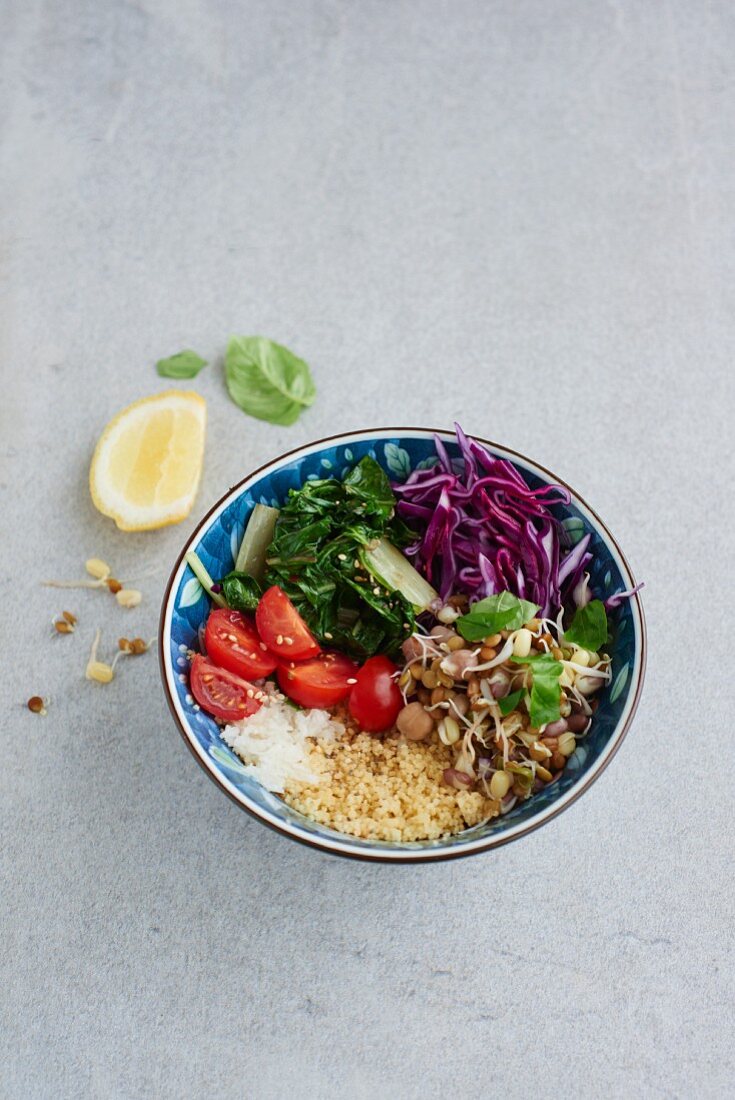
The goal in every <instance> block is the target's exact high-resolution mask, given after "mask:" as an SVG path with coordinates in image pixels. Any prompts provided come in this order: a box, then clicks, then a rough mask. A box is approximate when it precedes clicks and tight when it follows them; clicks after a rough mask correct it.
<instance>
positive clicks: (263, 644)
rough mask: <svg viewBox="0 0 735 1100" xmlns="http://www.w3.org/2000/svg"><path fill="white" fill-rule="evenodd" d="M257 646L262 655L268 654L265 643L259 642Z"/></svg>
mask: <svg viewBox="0 0 735 1100" xmlns="http://www.w3.org/2000/svg"><path fill="white" fill-rule="evenodd" d="M258 644H259V646H260V648H261V649H262V650H263V652H264V653H267V652H268V646H267V645H266V644H265V642H259V643H258Z"/></svg>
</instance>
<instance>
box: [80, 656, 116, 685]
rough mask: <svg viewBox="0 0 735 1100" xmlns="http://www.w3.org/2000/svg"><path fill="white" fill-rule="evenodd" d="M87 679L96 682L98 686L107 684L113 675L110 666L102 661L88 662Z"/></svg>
mask: <svg viewBox="0 0 735 1100" xmlns="http://www.w3.org/2000/svg"><path fill="white" fill-rule="evenodd" d="M86 675H87V679H88V680H96V681H97V683H98V684H109V682H110V680H111V679H112V678H113V676H114V675H115V673H114V672H113V669H112V666H111V665H107V664H105V663H104V661H90V662H89V663H88V665H87V673H86Z"/></svg>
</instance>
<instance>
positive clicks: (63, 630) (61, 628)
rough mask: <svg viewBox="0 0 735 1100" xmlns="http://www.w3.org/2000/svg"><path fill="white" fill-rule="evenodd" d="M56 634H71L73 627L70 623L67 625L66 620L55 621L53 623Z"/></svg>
mask: <svg viewBox="0 0 735 1100" xmlns="http://www.w3.org/2000/svg"><path fill="white" fill-rule="evenodd" d="M54 626H55V628H56V631H57V633H58V634H73V633H74V627H73V626H72V624H71V623H68V622H67V621H66V619H57V620H56V622H55V623H54Z"/></svg>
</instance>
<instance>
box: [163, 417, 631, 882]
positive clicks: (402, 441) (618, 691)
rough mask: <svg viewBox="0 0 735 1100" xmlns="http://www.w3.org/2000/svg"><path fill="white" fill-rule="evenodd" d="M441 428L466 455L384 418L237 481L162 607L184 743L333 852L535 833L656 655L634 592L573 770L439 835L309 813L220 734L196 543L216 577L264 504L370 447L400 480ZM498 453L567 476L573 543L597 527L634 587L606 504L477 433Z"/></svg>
mask: <svg viewBox="0 0 735 1100" xmlns="http://www.w3.org/2000/svg"><path fill="white" fill-rule="evenodd" d="M435 436H438V437H439V438H440V439H441V440H442V442H443V444H444V446H445V447H446V449H447V452H448V454H449V456H450V457H451V458H457V457H458V456H459V450H458V447H457V442H456V438H455V435H454V433H453V432H450V431H439V430H437V431H435V430H433V429H424V428H379V429H368V430H365V431H358V432H350V433H347V434H344V435H336V436H332V437H330V438H328V439H322V440H317V441H316V442H314V443H310V444H308V445H306V446H303V447H299V448H297V449H296V450H293V451H290V452H288V453H286V454H283V455H281V456H279V457H278V458H275V459H273V460H272V461H271V462H268V463H266V464H265V465H264V466H261V467H260V468H259V469H257V470H255V471H253V472H252V473H251V474H249V475H248V476H247V477H245V478H244V479H243V480H242V481H241V482H239V484H237V485H235V486H234V487H233V488H231V489H230V490H229V491H228V492H227V493H225V495H224V496H223V497H222V498H221V499H220V500H219V501H218V502H217V503H216V504H215V505H214V507H213V508H212V509H210V511H209V512H208V513H207V515H206V516H204V518H203V519H202V520H201V522H200V523H199V525H198V526H197V528H196V530H195V531H194V533H193V534H192V535H191V537H190V538H189V539H188V540H187V543H186V545H185V546H184V547H183V548H182V551H181V554H180V555H179V557H178V560H177V561H176V564H175V565H174V568H173V570H172V573H171V576H170V579H169V581H168V584H167V586H166V591H165V595H164V599H163V605H162V609H161V622H160V629H159V658H160V667H161V676H162V681H163V688H164V692H165V695H166V698H167V701H168V705H169V707H170V710H171V713H172V715H173V718H174V721H175V723H176V725H177V726H178V729H179V732H180V734H181V736H182V737H183V739H184V742H185V744H186V745H187V747H188V748H189V750H190V751H191V753H192V755H193V756H194V758H195V759H196V760H197V762H198V763H199V764H200V766H201V767H202V768H203V769H204V770H205V771H206V772H207V774H208V775H209V776H210V778H211V779H212V780H214V782H215V783H217V785H218V786H219V787H220V789H221V790H222V791H224V793H225V794H227V795H228V796H229V798H231V799H232V800H233V802H235V803H236V804H237V805H238V806H240V807H241V808H242V809H244V810H246V811H247V812H248V813H250V814H251V815H252V816H253V817H255V818H257V819H258V820H259V821H261V822H262V823H263V824H265V825H268V826H269V827H270V828H272V829H274V830H276V831H277V832H279V833H281V834H282V835H283V836H287V837H290V838H291V839H293V840H298V841H300V842H302V843H303V844H306V845H310V846H311V847H313V848H317V849H321V850H322V851H325V852H329V853H332V854H335V855H342V856H347V857H352V858H356V859H363V860H372V861H384V862H391V863H408V862H434V861H436V860H442V859H450V858H457V857H459V856H468V855H473V854H476V853H478V852H482V851H486V850H487V849H489V848H496V847H499V846H500V845H502V844H506V843H508V842H509V841H511V840H516V839H518V838H519V837H522V836H524V835H526V834H527V833H529V832H531V831H532V830H534V829H537V828H539V827H540V826H541V825H544V824H545V823H547V822H548V821H550V820H551V819H552V818H554V817H556V815H557V814H559V813H560V812H561V811H562V810H564V809H566V808H567V807H568V806H570V805H571V804H572V803H573V802H575V801H576V800H577V799H578V798H579V797H580V796H581V795H582V794H583V793H584V792H585V791H587V790H588V789H589V788H590V786H591V785H592V783H593V782H594V780H595V779H597V777H598V776H599V775H600V774H601V773H602V771H603V770H604V769H605V768H606V767H607V765H608V764H609V763H610V761H611V760H612V758H613V756H614V755H615V753H616V751H617V750H618V748H619V747H620V744H621V742H622V740H623V738H624V737H625V735H626V733H627V731H628V729H629V727H630V724H631V722H632V720H633V716H634V714H635V710H636V707H637V705H638V700H639V698H640V695H641V690H642V686H643V679H644V673H645V664H646V631H645V621H644V616H643V608H642V604H641V599H640V596H639V595H638V594H634V595H633V596H632V597H631V598H630V599H625V600H623V601H622V602H621V603H620V605H619V607H618V608H617V610H616V613H615V617H614V626H613V641H612V645H611V646H609V647H608V649H609V652H610V655H611V657H612V677H611V680H610V683H609V684H608V685H607V686H606V687H605V688H604V690H603V691H602V692H601V693H600V696H599V705H598V709H597V711H596V713H595V719H594V722H593V723H592V727H591V730H590V732H589V734H588V735H587V736H586V737H585V738H584V739H583V740H581V741H580V742H579V744H578V745H577V748H576V750H575V752H574V754H573V756H572V757H571V758H570V759H569V762H568V765H567V767H566V768H565V770H564V772H563V774H562V775H561V776H560V777H559V779H558V780H557V781H556V782H555V783H553V784H552V783H550V784H549V785H548V786H547V787H545V788H544V789H543V790H542V791H540V792H539V793H537V794H535V795H534V796H533V797H532V798H530V799H528V800H527V801H525V802H520V803H518V804H517V805H516V806H514V807H513V809H512V810H510V812H508V813H507V814H505V815H504V816H501V817H497V818H494V819H493V820H492V821H489V822H486V823H484V824H481V825H477V826H474V827H472V828H468V829H466V830H465V831H464V832H462V833H458V834H456V835H453V836H449V837H444V838H442V839H439V840H426V841H412V842H388V841H379V840H363V839H360V838H358V837H354V836H349V835H346V834H344V833H340V832H336V831H335V830H333V829H330V828H328V827H327V826H324V825H321V824H318V823H316V822H314V821H311V820H309V819H308V818H306V817H304V816H303V815H301V814H300V813H298V812H297V811H296V810H294V809H292V808H291V807H290V806H288V805H287V804H286V803H285V802H284V801H282V800H281V799H280V798H279V797H278V796H277V795H276V794H273V793H271V792H270V791H268V790H266V789H265V788H264V787H263V786H261V785H260V784H259V783H258V782H257V781H256V780H255V779H254V778H253V777H252V776H251V775H250V774H248V773H247V772H246V771H245V768H244V766H243V764H242V762H241V761H240V759H239V758H238V757H237V756H236V755H235V754H234V753H233V751H232V750H231V749H230V748H229V747H228V745H227V744H226V743H225V742H224V741H223V740H222V738H221V736H220V729H219V727H218V725H217V723H216V722H215V720H214V719H213V718H212V717H211V716H210V715H208V714H206V713H205V712H204V711H203V710H201V709H200V708H199V707H198V705H197V703H196V702H195V700H194V698H193V697H192V695H191V693H190V691H189V683H188V667H189V662H188V657H187V654H188V653H189V651H190V650H192V649H197V648H198V635H199V629H200V627H201V626H202V625H203V624H204V622H205V620H206V617H207V614H208V612H209V600H208V598H207V595H206V593H205V591H204V589H203V588H202V585H201V584H200V582H199V580H198V579H197V577H196V576H195V575H194V573H193V572H192V570H191V568H190V566H189V565H188V564H187V561H186V555H187V554H188V553H189V552H191V551H194V552H195V553H196V554H197V555H198V556H199V558H200V559H201V561H202V563H203V564H204V566H205V567H206V569H207V571H208V572H209V573H210V575H211V576H212V577H215V578H216V577H222V576H224V575H225V574H226V573H228V572H229V571H230V570H231V569H232V568H233V563H234V561H235V559H236V557H237V553H238V547H239V545H240V542H241V540H242V537H243V532H244V530H245V526H246V523H247V520H248V518H249V516H250V513H251V511H252V510H253V508H254V507H255V505H256V504H258V503H260V504H266V505H270V506H273V507H277V506H279V505H280V504H281V503H282V502H283V500H284V499H285V497H286V495H287V494H288V491H289V490H290V489H298V488H300V487H301V486H302V485H303V484H304V483H305V482H306V481H308V480H314V479H316V478H323V477H330V476H337V477H342V476H343V475H344V473H345V472H346V471H347V470H348V469H349V468H350V467H351V466H352V465H353V464H354V463H355V462H357V461H359V460H360V459H361V458H363V457H364V456H365V455H371V456H372V457H373V458H375V459H376V460H377V462H378V463H379V464H380V465H381V466H382V467H383V468H384V470H385V471H386V472H387V474H388V475H389V477H390V478H391V480H392V481H393V482H398V483H400V482H402V481H405V480H406V478H408V476H409V475H410V474H411V472H412V471H414V470H416V469H421V468H425V467H427V466H429V465H431V463H432V461H433V460H434V455H435V450H434V438H435ZM475 438H477V439H478V441H479V442H480V443H482V444H483V445H484V446H486V447H487V448H488V450H489V451H491V452H492V453H493V454H494V455H497V456H498V457H500V458H503V459H507V460H508V461H510V462H511V463H512V464H513V465H514V466H515V467H516V469H517V470H518V472H519V473H520V474H521V475H522V476H523V477H524V478H525V480H526V481H527V482H528V484H529V485H530V486H531V487H532V488H534V489H536V488H541V487H543V486H547V485H561V486H563V487H564V488H565V489H567V490H568V492H569V495H570V502H569V503H568V504H554V505H553V506H552V507H551V511H552V512H553V513H554V514H555V515H556V516H557V518H558V519H559V520H560V521H561V523H562V525H563V527H564V528H565V530H566V534H567V538H568V541H569V542H570V543H571V544H572V545H574V544H575V543H576V542H578V541H579V540H580V539H582V538H583V537H584V536H585V535H587V534H589V535H590V536H591V538H590V544H589V547H588V549H589V550H591V551H592V554H593V559H592V562H591V565H590V567H589V568H590V581H591V587H592V589H593V590H594V592H595V593H596V594H597V595H599V597H600V598H601V599H606V598H608V597H610V596H612V595H614V594H615V593H617V592H620V591H621V590H630V589H634V588H635V580H634V578H633V575H632V573H631V570H630V567H629V566H628V563H627V561H626V559H625V557H624V555H623V553H622V551H621V549H620V547H619V546H618V544H617V542H616V541H615V539H614V538H613V536H612V534H611V533H610V532H609V530H608V529H607V527H606V526H605V524H604V523H603V522H602V520H601V519H600V518H599V516H598V515H597V514H596V513H595V512H594V511H593V510H592V509H591V508H590V507H589V505H588V504H586V503H585V502H584V501H583V500H582V498H581V497H580V496H579V494H578V493H576V492H575V490H574V489H573V488H571V486H569V485H567V484H566V483H565V482H564V481H563V479H561V478H559V477H556V476H555V475H553V474H552V473H550V472H549V471H548V470H546V469H544V468H543V467H542V466H539V465H538V464H537V463H536V462H534V461H532V460H531V459H529V458H526V457H525V456H524V455H521V454H519V453H518V452H516V451H513V450H510V449H509V448H507V447H503V446H501V445H499V444H497V443H493V442H491V441H489V440H485V439H481V438H480V437H475Z"/></svg>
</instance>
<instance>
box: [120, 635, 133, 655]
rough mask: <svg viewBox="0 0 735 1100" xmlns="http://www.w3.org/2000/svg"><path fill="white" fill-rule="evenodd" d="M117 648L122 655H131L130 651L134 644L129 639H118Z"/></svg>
mask: <svg viewBox="0 0 735 1100" xmlns="http://www.w3.org/2000/svg"><path fill="white" fill-rule="evenodd" d="M117 648H118V649H119V650H120V652H121V653H130V650H131V649H132V648H133V643H132V642H131V641H129V640H128V639H127V638H118V639H117Z"/></svg>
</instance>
